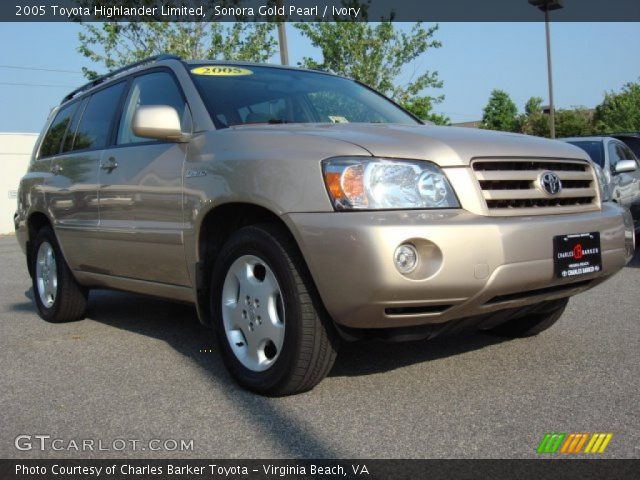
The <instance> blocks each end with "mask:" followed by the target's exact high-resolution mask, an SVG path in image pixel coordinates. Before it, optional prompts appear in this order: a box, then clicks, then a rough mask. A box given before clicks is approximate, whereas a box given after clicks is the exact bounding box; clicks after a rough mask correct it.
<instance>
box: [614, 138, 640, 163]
mask: <svg viewBox="0 0 640 480" xmlns="http://www.w3.org/2000/svg"><path fill="white" fill-rule="evenodd" d="M618 139H619V140H620V141H622V142H624V143H626V144H627V146H628V147H629V148H631V150H633V153H634V154H635V156H636V159H640V138H639V137H618Z"/></svg>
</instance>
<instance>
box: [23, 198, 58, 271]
mask: <svg viewBox="0 0 640 480" xmlns="http://www.w3.org/2000/svg"><path fill="white" fill-rule="evenodd" d="M47 226H48V227H53V223H52V222H51V219H50V218H49V217H48V216H47V215H46V214H44V213H42V212H40V211H35V212H33V213H31V214H30V215H29V217H28V218H27V245H26V253H27V269H28V270H29V275H30V276H31V277H33V266H32V263H33V262H32V261H31V260H32V258H31V256H32V255H33V252H32V248H31V245H32V243H33V241H34V239H35V238H36V235H37V234H38V232H39V231H40V229H42V227H47Z"/></svg>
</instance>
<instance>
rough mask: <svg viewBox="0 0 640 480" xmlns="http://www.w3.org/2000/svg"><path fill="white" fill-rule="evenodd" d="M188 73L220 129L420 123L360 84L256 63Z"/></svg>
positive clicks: (193, 68)
mask: <svg viewBox="0 0 640 480" xmlns="http://www.w3.org/2000/svg"><path fill="white" fill-rule="evenodd" d="M190 71H191V76H192V78H193V81H194V82H195V84H196V86H197V88H198V90H199V91H200V94H201V95H202V98H203V100H204V102H205V104H206V106H207V109H208V110H209V114H210V115H211V118H212V119H213V121H214V123H215V124H216V126H217V127H218V128H224V127H231V126H234V125H246V124H255V123H266V124H278V123H399V124H409V125H415V124H418V123H419V122H418V121H417V120H416V119H415V118H413V117H412V116H411V115H409V114H408V113H406V112H405V111H403V110H402V109H400V108H399V107H397V106H396V105H394V104H393V103H392V102H390V101H389V100H387V99H386V98H385V97H383V96H381V95H379V94H377V93H375V92H373V91H371V90H369V89H368V88H366V87H363V86H362V85H359V84H358V83H357V82H354V81H352V80H348V79H345V78H341V77H335V76H332V75H327V74H324V73H315V72H306V71H300V70H290V69H284V68H272V67H259V66H254V65H251V66H244V65H243V66H233V65H199V66H198V65H192V66H191V68H190Z"/></svg>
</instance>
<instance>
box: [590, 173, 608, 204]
mask: <svg viewBox="0 0 640 480" xmlns="http://www.w3.org/2000/svg"><path fill="white" fill-rule="evenodd" d="M592 165H593V169H594V170H595V172H596V178H597V180H598V188H599V189H600V199H601V201H603V202H608V201H610V200H611V187H610V186H609V181H608V180H607V176H606V175H605V173H604V170H602V167H600V165H598V164H597V163H592Z"/></svg>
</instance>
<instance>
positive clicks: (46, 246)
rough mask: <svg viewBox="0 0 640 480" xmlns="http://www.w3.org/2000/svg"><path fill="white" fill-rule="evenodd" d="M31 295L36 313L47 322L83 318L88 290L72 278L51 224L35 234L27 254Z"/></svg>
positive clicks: (70, 320)
mask: <svg viewBox="0 0 640 480" xmlns="http://www.w3.org/2000/svg"><path fill="white" fill-rule="evenodd" d="M31 263H32V264H31V271H32V272H33V276H32V282H33V297H34V300H35V302H36V307H37V309H38V314H39V315H40V317H42V318H43V319H44V320H46V321H47V322H52V323H62V322H72V321H74V320H80V319H82V318H84V315H85V312H86V309H87V298H88V290H87V289H86V288H84V287H82V286H81V285H79V284H78V283H77V282H76V279H75V278H74V277H73V274H72V273H71V270H70V269H69V266H68V265H67V262H66V261H65V259H64V256H63V255H62V251H61V250H60V246H59V245H58V241H57V240H56V236H55V234H54V233H53V230H52V229H51V227H48V226H47V227H42V228H41V229H40V230H39V231H38V233H37V234H36V237H35V241H34V242H33V251H32V254H31Z"/></svg>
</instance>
